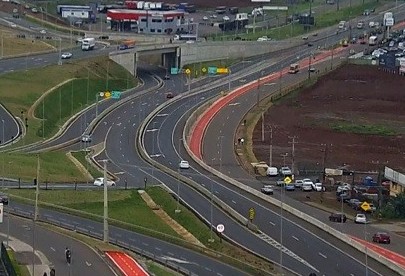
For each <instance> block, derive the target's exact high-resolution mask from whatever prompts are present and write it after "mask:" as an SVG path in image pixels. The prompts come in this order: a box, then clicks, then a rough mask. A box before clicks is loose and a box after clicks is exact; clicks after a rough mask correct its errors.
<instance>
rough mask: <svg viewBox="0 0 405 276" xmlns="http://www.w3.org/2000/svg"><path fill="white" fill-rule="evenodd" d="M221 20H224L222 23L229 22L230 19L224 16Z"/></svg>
mask: <svg viewBox="0 0 405 276" xmlns="http://www.w3.org/2000/svg"><path fill="white" fill-rule="evenodd" d="M222 19H223V20H224V21H229V20H231V19H230V18H229V16H226V15H225V16H224V17H222Z"/></svg>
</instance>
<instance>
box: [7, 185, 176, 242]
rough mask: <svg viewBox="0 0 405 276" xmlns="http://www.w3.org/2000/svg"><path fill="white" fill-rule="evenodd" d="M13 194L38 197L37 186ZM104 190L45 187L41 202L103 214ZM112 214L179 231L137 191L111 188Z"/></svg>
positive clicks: (160, 229) (133, 222)
mask: <svg viewBox="0 0 405 276" xmlns="http://www.w3.org/2000/svg"><path fill="white" fill-rule="evenodd" d="M7 193H8V194H9V195H11V197H12V195H17V196H19V197H23V198H25V199H31V200H34V199H35V190H34V189H29V190H27V189H9V190H7ZM103 199H104V194H103V191H102V189H100V190H93V191H82V190H80V191H79V190H78V191H71V190H53V191H52V190H41V191H40V194H39V201H40V202H45V203H50V204H54V205H57V206H62V207H66V208H71V209H74V210H80V211H82V212H85V213H89V214H94V215H98V216H102V215H103V210H104V209H103ZM108 216H109V218H111V219H115V220H117V221H122V222H125V223H127V224H131V225H133V226H135V227H140V228H144V229H152V230H154V231H157V232H160V233H164V234H166V235H170V236H173V237H178V235H177V233H176V232H175V231H174V230H172V229H171V228H170V227H169V226H168V225H167V224H165V223H164V222H163V221H162V220H161V219H160V218H159V217H157V216H156V215H155V214H154V213H153V211H152V210H151V209H150V208H149V207H148V206H147V205H146V203H145V202H144V201H143V200H142V198H141V197H140V195H139V194H138V192H137V191H136V190H114V189H111V190H109V191H108Z"/></svg>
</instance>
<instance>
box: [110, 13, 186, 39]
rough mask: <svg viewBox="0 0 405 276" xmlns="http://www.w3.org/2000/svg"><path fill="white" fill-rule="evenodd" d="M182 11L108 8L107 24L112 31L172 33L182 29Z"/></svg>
mask: <svg viewBox="0 0 405 276" xmlns="http://www.w3.org/2000/svg"><path fill="white" fill-rule="evenodd" d="M184 22H185V19H184V12H183V11H179V10H176V11H150V10H126V9H117V10H108V11H107V24H108V28H109V29H111V30H113V31H119V32H122V31H133V32H137V33H143V34H173V33H176V32H181V31H183V26H182V24H184Z"/></svg>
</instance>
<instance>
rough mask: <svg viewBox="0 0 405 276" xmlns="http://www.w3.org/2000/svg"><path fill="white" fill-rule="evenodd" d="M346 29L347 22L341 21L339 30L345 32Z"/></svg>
mask: <svg viewBox="0 0 405 276" xmlns="http://www.w3.org/2000/svg"><path fill="white" fill-rule="evenodd" d="M345 27H346V21H340V22H339V25H338V28H339V30H343V29H344V28H345Z"/></svg>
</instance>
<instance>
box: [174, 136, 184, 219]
mask: <svg viewBox="0 0 405 276" xmlns="http://www.w3.org/2000/svg"><path fill="white" fill-rule="evenodd" d="M182 141H183V139H182V138H180V139H179V147H178V154H179V159H180V160H179V164H180V162H181V154H180V143H181V142H182ZM177 173H178V175H180V168H178V169H177ZM174 212H175V213H176V214H177V213H180V212H181V210H180V176H178V177H177V206H176V210H174Z"/></svg>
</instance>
